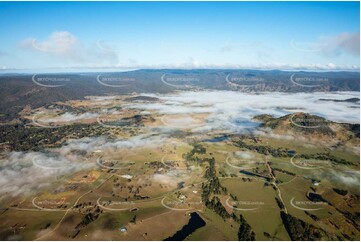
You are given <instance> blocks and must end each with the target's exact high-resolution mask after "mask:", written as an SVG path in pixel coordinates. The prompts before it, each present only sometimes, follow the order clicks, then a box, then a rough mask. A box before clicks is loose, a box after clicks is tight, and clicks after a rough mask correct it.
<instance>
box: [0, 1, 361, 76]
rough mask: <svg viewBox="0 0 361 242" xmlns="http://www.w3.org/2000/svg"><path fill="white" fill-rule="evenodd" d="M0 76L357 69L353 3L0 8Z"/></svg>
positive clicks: (61, 4) (99, 4)
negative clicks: (61, 72)
mask: <svg viewBox="0 0 361 242" xmlns="http://www.w3.org/2000/svg"><path fill="white" fill-rule="evenodd" d="M0 30H1V31H0V36H1V37H0V43H1V45H0V70H2V71H8V70H14V69H15V70H50V69H54V70H70V69H74V70H100V69H103V70H122V69H123V70H124V69H138V68H187V69H191V68H243V69H244V68H247V69H281V70H290V69H302V70H303V69H305V70H357V71H358V70H359V68H360V3H359V2H222V3H221V2H26V3H19V2H0Z"/></svg>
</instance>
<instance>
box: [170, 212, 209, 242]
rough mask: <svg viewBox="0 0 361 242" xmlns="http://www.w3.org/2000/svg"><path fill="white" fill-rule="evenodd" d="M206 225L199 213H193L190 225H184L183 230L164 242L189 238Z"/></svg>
mask: <svg viewBox="0 0 361 242" xmlns="http://www.w3.org/2000/svg"><path fill="white" fill-rule="evenodd" d="M205 225H206V222H204V220H203V219H202V218H201V216H199V215H198V213H195V212H193V213H191V218H190V219H189V222H188V224H186V225H184V226H183V228H182V229H181V230H178V231H177V232H176V233H175V234H174V235H173V236H171V237H168V238H166V239H165V240H164V241H181V240H184V239H185V238H187V237H188V236H189V235H190V234H192V233H193V232H194V231H196V230H197V229H199V228H201V227H203V226H205Z"/></svg>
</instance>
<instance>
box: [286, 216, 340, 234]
mask: <svg viewBox="0 0 361 242" xmlns="http://www.w3.org/2000/svg"><path fill="white" fill-rule="evenodd" d="M281 218H282V221H283V224H284V225H285V227H286V230H287V232H288V234H289V236H290V237H291V239H292V240H296V241H297V240H302V241H304V240H312V241H318V240H340V238H337V237H336V236H334V235H331V234H329V233H327V232H326V231H324V230H323V229H320V228H317V227H315V226H313V225H311V224H308V223H306V222H304V221H302V220H300V219H298V218H296V217H293V216H292V215H290V214H286V213H285V212H283V211H282V212H281Z"/></svg>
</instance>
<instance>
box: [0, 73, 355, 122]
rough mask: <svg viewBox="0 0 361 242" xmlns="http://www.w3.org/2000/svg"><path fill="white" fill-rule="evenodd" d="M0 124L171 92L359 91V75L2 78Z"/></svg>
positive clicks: (92, 74)
mask: <svg viewBox="0 0 361 242" xmlns="http://www.w3.org/2000/svg"><path fill="white" fill-rule="evenodd" d="M0 85H1V89H0V95H1V99H2V100H1V104H0V113H1V115H0V119H1V120H3V121H4V120H10V119H12V118H14V117H16V114H17V113H18V112H19V111H21V110H22V109H23V108H24V107H25V106H26V105H30V106H31V107H32V108H37V107H40V106H43V105H45V104H49V103H52V102H56V101H66V100H71V99H83V98H84V97H85V96H96V95H121V94H130V93H169V92H173V91H177V90H204V89H210V90H234V91H240V92H330V91H360V73H359V72H346V71H342V72H303V71H300V72H291V71H279V70H269V71H261V70H204V69H200V70H197V69H196V70H175V69H174V70H173V69H167V70H136V71H129V72H119V73H115V72H114V73H76V74H73V73H72V74H37V75H35V76H34V75H29V74H2V75H0Z"/></svg>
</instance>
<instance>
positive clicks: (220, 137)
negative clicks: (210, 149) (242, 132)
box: [203, 136, 229, 143]
mask: <svg viewBox="0 0 361 242" xmlns="http://www.w3.org/2000/svg"><path fill="white" fill-rule="evenodd" d="M228 138H229V136H219V137H214V138H212V139H205V140H203V142H210V143H217V142H222V141H225V140H227V139H228Z"/></svg>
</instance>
